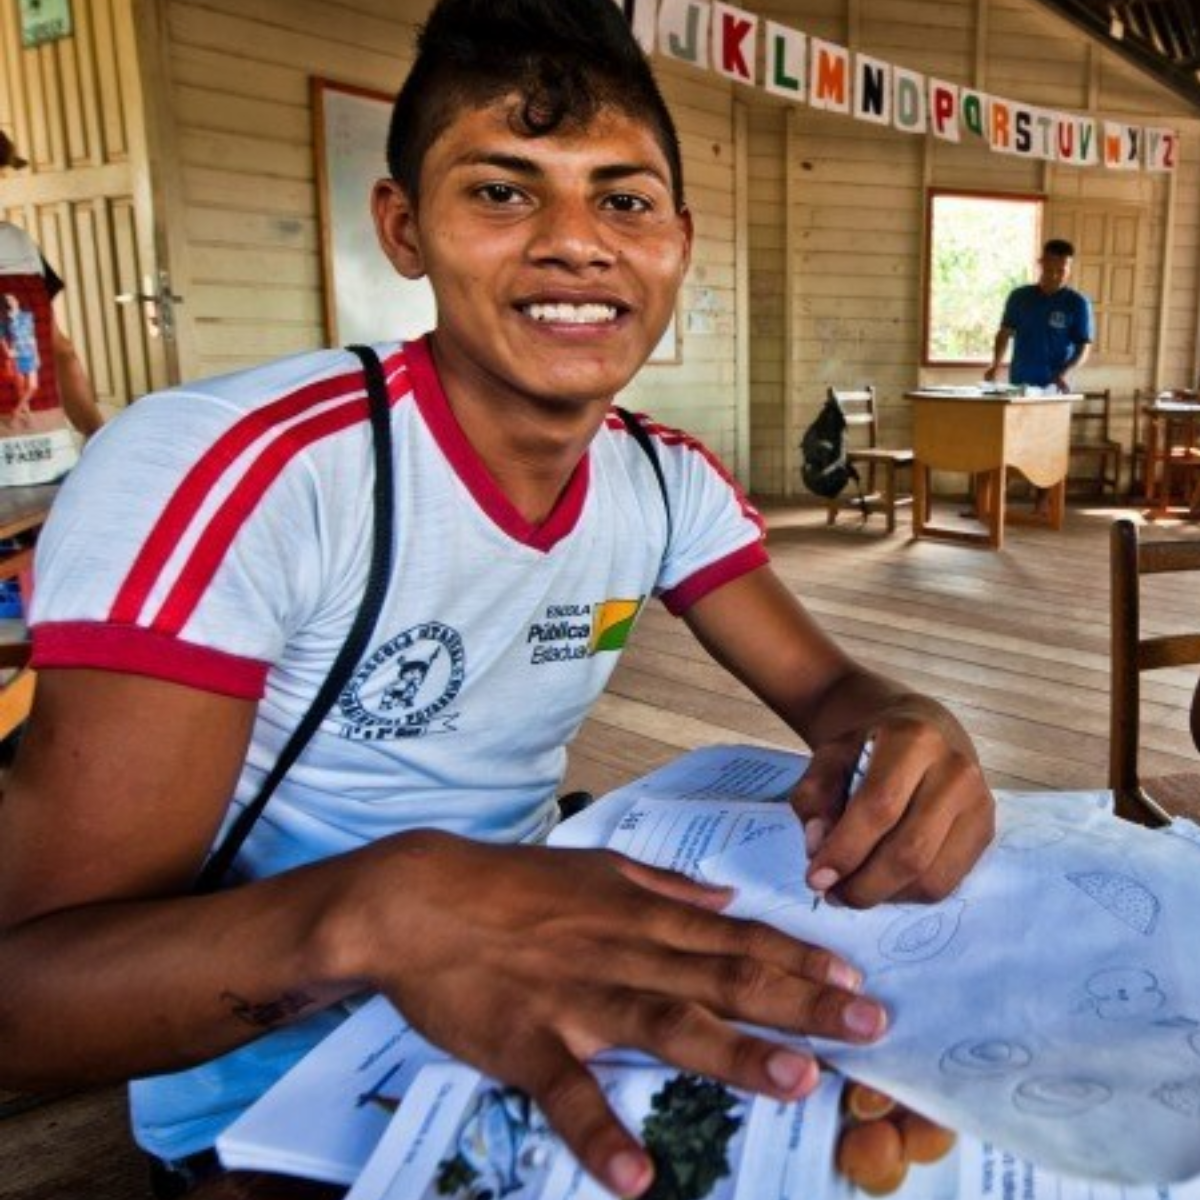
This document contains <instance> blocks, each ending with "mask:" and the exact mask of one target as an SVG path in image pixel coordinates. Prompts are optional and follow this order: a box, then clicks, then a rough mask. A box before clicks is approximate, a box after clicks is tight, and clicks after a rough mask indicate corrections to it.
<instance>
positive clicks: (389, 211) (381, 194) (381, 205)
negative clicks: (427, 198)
mask: <svg viewBox="0 0 1200 1200" xmlns="http://www.w3.org/2000/svg"><path fill="white" fill-rule="evenodd" d="M371 215H372V216H373V217H374V218H375V235H376V237H378V238H379V245H380V246H381V247H382V248H383V252H384V254H386V255H387V256H388V261H389V262H390V263H391V264H392V266H393V267H395V268H396V270H397V271H399V272H400V274H401V275H403V276H404V278H405V279H420V278H421V276H422V275H424V274H425V263H424V259H423V257H422V255H421V239H420V236H419V234H418V230H417V208H416V205H415V204H413V202H412V201H411V200H410V199H409V197H408V193H407V192H406V191H405V190H404V187H403V186H402V185H401V184H399V183H397V182H396V180H394V179H380V180H377V181H376V184H375V186H374V188H372V190H371Z"/></svg>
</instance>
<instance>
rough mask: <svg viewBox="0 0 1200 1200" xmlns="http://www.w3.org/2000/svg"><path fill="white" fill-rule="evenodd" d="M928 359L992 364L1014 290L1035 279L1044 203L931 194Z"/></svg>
mask: <svg viewBox="0 0 1200 1200" xmlns="http://www.w3.org/2000/svg"><path fill="white" fill-rule="evenodd" d="M929 205H930V219H929V263H928V273H927V276H926V278H927V280H928V284H927V287H928V294H927V296H926V305H927V309H926V311H927V314H928V316H927V320H926V342H925V354H924V360H925V362H926V363H987V362H990V361H991V357H992V343H993V341H994V339H995V336H996V330H997V328H998V327H999V325H1000V316H1001V314H1002V313H1003V311H1004V301H1005V298H1006V297H1007V296H1008V293H1009V292H1010V291H1011V290H1012V289H1013V288H1014V287H1019V286H1020V285H1021V284H1023V283H1030V282H1032V281H1033V279H1034V278H1036V263H1037V258H1038V255H1039V253H1040V250H1041V246H1040V240H1041V222H1042V201H1041V200H1040V199H1038V198H1036V197H1028V196H1011V197H1010V196H984V195H970V194H964V193H961V192H934V193H932V194H931V195H930V198H929Z"/></svg>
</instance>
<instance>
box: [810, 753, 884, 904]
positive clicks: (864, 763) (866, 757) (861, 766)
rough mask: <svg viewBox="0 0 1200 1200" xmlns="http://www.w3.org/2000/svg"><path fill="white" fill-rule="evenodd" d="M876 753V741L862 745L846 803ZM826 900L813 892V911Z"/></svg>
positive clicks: (855, 790) (847, 789)
mask: <svg viewBox="0 0 1200 1200" xmlns="http://www.w3.org/2000/svg"><path fill="white" fill-rule="evenodd" d="M874 752H875V739H874V738H867V739H866V741H864V742H863V744H862V749H861V750H860V751H859V752H858V758H857V759H855V761H854V770H853V771H851V772H850V784H849V786H848V787H847V788H846V803H847V804H849V803H850V801H851V799H852V798H853V796H854V793H855V792H857V791H858V789H859V788H860V787H861V786H862V781H863V780H864V779H865V778H866V777H867V769H868V768H869V767H870V765H871V755H872V754H873V753H874ZM823 898H824V892H813V902H812V911H813V912H816V911H817V909H818V908H819V907H820V906H821V900H822V899H823Z"/></svg>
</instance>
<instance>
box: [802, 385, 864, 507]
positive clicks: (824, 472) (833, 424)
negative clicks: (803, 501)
mask: <svg viewBox="0 0 1200 1200" xmlns="http://www.w3.org/2000/svg"><path fill="white" fill-rule="evenodd" d="M800 478H801V479H802V480H803V481H804V486H805V487H806V488H808V490H809V491H810V492H813V493H814V494H815V495H818V496H821V497H822V498H823V499H825V500H833V499H835V498H836V497H837V496H840V495H841V494H842V492H843V491H844V490H845V487H846V485H847V484H848V483H850V482H851V480H853V481H854V483H856V484H857V483H858V482H859V478H858V471H857V470H856V469H855V467H854V464H853V463H852V462H851V461H850V460H849V458H848V457H847V454H846V416H845V414H844V413H843V412H842V408H841V405H840V404H838V402H837V400H836V399H834V397H833V396H830V397H829V398H828V399H827V400H826V401H825V403H824V404H823V405H822V406H821V411H820V412H819V413H817V416H816V419H815V420H814V421H813V423H812V424H811V425H810V426H809V427H808V428H807V429H806V430H805V431H804V437H803V438H801V440H800Z"/></svg>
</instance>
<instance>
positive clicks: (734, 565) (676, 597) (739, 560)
mask: <svg viewBox="0 0 1200 1200" xmlns="http://www.w3.org/2000/svg"><path fill="white" fill-rule="evenodd" d="M770 561H771V560H770V558H769V556H768V555H767V548H766V547H765V546H764V545H763V544H762V542H751V543H750V545H748V546H743V547H742V548H741V549H740V550H735V551H734V552H733V553H732V554H727V555H726V556H725V557H724V558H719V559H717V561H716V562H714V563H709V564H708V566H707V567H701V568H700V570H699V571H697V572H696V573H695V574H694V575H689V576H688V577H687V578H686V579H685V580H684V581H683V582H682V583H680V584H678V585H677V586H676V587H673V588H671V590H670V591H669V592H663V594H662V602H663V604H664V605H666V608H667V611H668V612H669V613H670V614H671V615H672V616H675V617H681V616H683V614H684V613H685V612H687V610H688V609H689V608H691V607H692V605H693V604H695V603H696V601H697V600H702V599H703V598H704V597H705V596H707V595H708V593H709V592H714V591H716V590H717V588H719V587H723V586H724V585H725V584H727V583H732V582H733V581H734V580H735V579H740V578H741V577H742V576H743V575H749V574H750V572H751V571H757V570H758V568H759V567H765V566H766V565H767V563H768V562H770Z"/></svg>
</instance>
